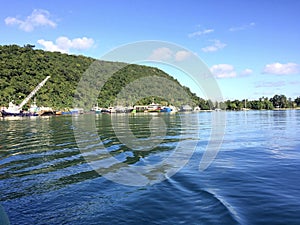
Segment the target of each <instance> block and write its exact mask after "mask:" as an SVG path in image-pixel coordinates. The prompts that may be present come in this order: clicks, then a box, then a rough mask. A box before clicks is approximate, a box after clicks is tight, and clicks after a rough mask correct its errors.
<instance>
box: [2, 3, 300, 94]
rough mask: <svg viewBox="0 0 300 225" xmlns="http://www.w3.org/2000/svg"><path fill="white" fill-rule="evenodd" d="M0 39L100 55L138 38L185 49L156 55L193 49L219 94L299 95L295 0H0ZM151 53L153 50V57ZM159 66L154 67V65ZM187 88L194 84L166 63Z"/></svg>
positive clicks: (298, 7)
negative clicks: (215, 84) (217, 87)
mask: <svg viewBox="0 0 300 225" xmlns="http://www.w3.org/2000/svg"><path fill="white" fill-rule="evenodd" d="M0 4H1V7H0V45H8V44H17V45H20V46H23V45H26V44H32V45H35V49H43V50H47V51H60V52H63V53H68V54H76V55H84V56H89V57H93V58H95V59H100V58H101V57H102V56H103V55H105V54H106V53H108V52H110V51H111V50H113V49H115V48H118V47H119V46H123V45H127V44H129V43H133V42H141V41H145V40H157V41H162V42H170V43H173V44H175V45H179V46H182V47H183V48H184V49H187V51H182V52H180V53H181V54H177V53H178V52H177V53H176V54H175V53H174V52H172V51H171V50H170V49H168V48H160V49H154V50H153V51H154V52H155V53H156V56H158V58H160V59H161V58H162V57H170V56H172V57H173V55H172V54H174V58H175V59H178V60H189V55H190V53H192V54H194V55H196V56H197V57H199V59H200V60H201V61H202V62H203V63H204V64H206V66H207V67H208V68H209V70H210V71H211V73H212V75H213V76H214V78H215V80H216V82H217V84H218V86H219V88H220V90H221V93H222V95H223V98H224V99H231V100H234V99H239V100H242V99H245V98H247V99H258V98H260V97H262V96H265V97H272V96H274V95H275V94H284V95H286V96H287V97H291V98H296V97H297V96H300V90H299V86H300V79H299V78H300V23H299V21H300V13H299V11H300V1H298V0H259V1H258V0H252V1H248V0H226V1H222V0H185V1H174V0H173V1H171V0H164V1H162V0H151V1H149V0H147V1H146V0H135V1H134V0H85V1H68V0H66V1H61V0H51V1H36V0H23V1H17V0H10V1H6V0H1V1H0ZM153 59H155V58H153ZM158 67H160V66H159V65H158ZM161 68H162V69H164V70H165V71H166V72H168V73H170V75H172V76H174V77H175V78H176V79H178V80H179V81H180V82H181V83H183V84H184V85H186V86H189V87H190V89H191V90H192V91H193V92H195V93H196V94H198V95H199V96H200V97H202V96H201V95H203V93H201V91H200V90H199V88H197V86H196V85H195V84H193V83H192V82H191V81H189V80H188V79H187V78H186V76H185V75H184V74H182V73H180V72H179V71H177V72H176V71H174V70H168V68H164V67H161Z"/></svg>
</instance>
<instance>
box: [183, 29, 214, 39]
mask: <svg viewBox="0 0 300 225" xmlns="http://www.w3.org/2000/svg"><path fill="white" fill-rule="evenodd" d="M212 32H214V30H213V29H206V30H201V31H196V32H193V33H190V34H189V35H188V36H189V37H190V38H193V37H197V36H201V35H204V34H209V33H212Z"/></svg>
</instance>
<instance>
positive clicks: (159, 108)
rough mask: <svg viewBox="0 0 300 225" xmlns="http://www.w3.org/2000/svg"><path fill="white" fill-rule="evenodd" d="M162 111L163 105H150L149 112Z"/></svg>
mask: <svg viewBox="0 0 300 225" xmlns="http://www.w3.org/2000/svg"><path fill="white" fill-rule="evenodd" d="M161 109H162V107H161V105H159V104H156V103H154V102H152V103H151V104H150V105H148V109H147V112H160V111H161Z"/></svg>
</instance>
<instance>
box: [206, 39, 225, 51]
mask: <svg viewBox="0 0 300 225" xmlns="http://www.w3.org/2000/svg"><path fill="white" fill-rule="evenodd" d="M211 42H213V44H212V45H210V46H207V47H204V48H202V51H203V52H216V51H218V50H220V49H222V48H224V47H225V46H226V44H224V43H222V42H221V41H220V40H212V41H211Z"/></svg>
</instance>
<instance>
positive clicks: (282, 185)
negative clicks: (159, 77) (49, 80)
mask: <svg viewBox="0 0 300 225" xmlns="http://www.w3.org/2000/svg"><path fill="white" fill-rule="evenodd" d="M212 113H225V114H226V129H225V135H224V140H223V144H222V146H221V148H220V151H219V153H218V155H217V157H216V159H215V160H214V161H213V163H212V164H211V165H210V166H209V167H208V169H206V170H204V171H199V169H198V168H199V162H200V160H201V157H202V155H203V153H204V151H205V150H206V147H207V144H208V141H209V138H210V133H211V122H212V121H211V120H212ZM212 113H210V112H203V113H190V114H181V115H180V116H179V114H171V115H170V114H159V115H147V114H146V115H144V114H141V115H136V116H131V117H130V118H129V123H130V129H131V131H132V133H133V134H134V135H135V136H136V137H138V138H140V140H147V138H149V137H150V131H149V122H150V121H151V117H153V116H155V117H159V118H160V119H163V120H164V121H165V123H166V125H167V133H166V136H164V137H156V138H157V139H161V140H162V141H161V143H160V144H159V145H158V146H157V147H155V148H154V149H152V150H150V151H133V150H131V149H130V148H128V147H126V145H124V144H122V143H121V142H120V141H119V140H118V138H117V136H116V135H115V132H114V129H113V128H112V126H111V116H110V115H99V116H97V117H95V119H96V120H95V124H96V127H97V132H98V134H99V137H100V138H101V140H102V141H103V143H104V144H105V147H106V148H107V149H109V151H110V153H111V155H113V156H114V157H115V158H116V159H118V160H119V161H120V162H123V163H126V164H128V165H136V166H139V165H141V164H143V163H150V164H151V163H152V164H155V163H156V162H158V161H159V160H161V159H162V158H163V157H166V156H167V155H168V154H171V153H172V151H173V150H174V148H175V147H176V145H177V144H178V143H181V142H184V141H187V140H190V139H194V138H195V137H194V136H193V132H190V130H188V129H183V128H182V127H181V126H180V118H189V119H192V120H193V121H195V123H198V126H195V127H196V128H197V129H199V134H200V137H199V141H198V143H197V146H196V149H195V152H194V154H193V155H192V157H191V159H190V161H189V162H188V164H186V165H185V166H184V167H183V168H182V169H181V170H180V171H179V172H178V173H177V174H175V175H174V176H171V177H169V178H167V179H166V180H164V181H163V182H159V183H157V184H154V185H148V186H141V187H139V186H127V185H122V184H118V183H115V182H113V181H110V180H108V179H106V178H105V177H103V176H100V175H99V174H98V173H97V172H95V171H94V170H93V168H92V167H91V166H90V164H88V163H87V162H86V160H85V158H84V154H83V153H82V152H81V151H80V150H79V148H78V146H77V144H76V141H75V138H74V133H73V131H74V130H75V129H76V127H75V126H74V124H73V123H72V117H64V116H60V117H49V118H22V119H16V118H12V119H8V118H5V119H1V120H0V204H1V205H2V209H3V210H2V211H5V212H6V214H7V216H8V218H9V220H10V224H22V225H23V224H30V225H32V224H300V138H299V134H300V111H297V110H291V111H248V112H212ZM120 116H122V115H120ZM83 117H84V116H79V117H78V119H79V120H80V119H82V118H83ZM155 124H156V123H154V125H155ZM152 125H153V124H152ZM156 126H157V128H158V129H159V128H160V124H156ZM195 127H192V128H191V130H193V129H195ZM124 132H125V131H124ZM119 135H120V134H119ZM124 136H126V133H124ZM87 141H89V140H87ZM93 150H95V151H96V150H97V146H92V147H91V149H90V150H89V151H90V152H92V151H93ZM0 211H1V206H0ZM1 216H2V217H1V218H0V224H1V223H2V224H5V217H4V213H2V215H1Z"/></svg>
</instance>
